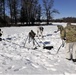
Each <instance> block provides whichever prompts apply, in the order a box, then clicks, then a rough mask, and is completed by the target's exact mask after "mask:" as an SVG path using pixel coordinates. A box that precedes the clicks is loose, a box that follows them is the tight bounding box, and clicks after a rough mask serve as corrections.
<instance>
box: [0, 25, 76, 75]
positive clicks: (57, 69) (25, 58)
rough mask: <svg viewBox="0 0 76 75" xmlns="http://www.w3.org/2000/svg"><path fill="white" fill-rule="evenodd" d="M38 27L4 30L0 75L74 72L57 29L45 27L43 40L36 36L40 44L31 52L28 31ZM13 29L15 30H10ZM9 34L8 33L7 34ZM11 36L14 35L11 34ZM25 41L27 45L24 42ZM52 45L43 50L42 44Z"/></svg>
mask: <svg viewBox="0 0 76 75" xmlns="http://www.w3.org/2000/svg"><path fill="white" fill-rule="evenodd" d="M36 28H37V27H24V28H23V27H21V28H3V29H2V30H3V31H4V34H3V36H2V38H3V41H0V74H51V75H53V74H62V75H67V74H68V75H69V74H75V73H76V64H74V63H73V62H72V61H68V60H66V59H65V48H64V47H61V48H60V50H59V52H58V53H57V51H58V49H59V47H60V46H61V43H62V41H61V39H60V36H59V35H60V32H57V33H54V31H56V30H57V27H56V26H44V33H43V34H44V38H43V39H41V38H38V37H35V39H36V41H37V42H38V44H39V45H40V47H38V46H37V44H36V47H37V49H34V46H33V45H32V42H31V43H29V42H28V39H27V41H26V38H27V36H28V32H30V30H31V29H33V30H34V31H35V32H36ZM11 30H14V31H11ZM9 31H11V32H9ZM12 34H13V35H12ZM25 42H26V43H25ZM44 43H45V45H50V46H53V47H54V48H52V49H51V50H47V49H43V44H44Z"/></svg>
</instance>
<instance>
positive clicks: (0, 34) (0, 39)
mask: <svg viewBox="0 0 76 75" xmlns="http://www.w3.org/2000/svg"><path fill="white" fill-rule="evenodd" d="M2 33H3V32H2V31H1V29H0V41H2V38H1V36H2Z"/></svg>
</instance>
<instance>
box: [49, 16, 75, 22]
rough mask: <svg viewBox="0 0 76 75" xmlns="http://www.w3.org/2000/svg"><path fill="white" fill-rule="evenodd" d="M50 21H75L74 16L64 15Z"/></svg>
mask: <svg viewBox="0 0 76 75" xmlns="http://www.w3.org/2000/svg"><path fill="white" fill-rule="evenodd" d="M50 21H51V22H70V23H76V17H64V18H61V19H53V20H50Z"/></svg>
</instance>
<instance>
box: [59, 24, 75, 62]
mask: <svg viewBox="0 0 76 75" xmlns="http://www.w3.org/2000/svg"><path fill="white" fill-rule="evenodd" d="M60 35H61V38H62V39H64V40H65V42H66V59H68V60H72V61H73V62H76V26H75V25H71V23H67V26H66V27H65V28H64V29H63V30H61V31H60Z"/></svg>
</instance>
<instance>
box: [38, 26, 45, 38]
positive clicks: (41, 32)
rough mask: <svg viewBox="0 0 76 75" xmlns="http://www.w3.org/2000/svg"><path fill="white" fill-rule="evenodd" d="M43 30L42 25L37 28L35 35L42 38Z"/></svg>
mask: <svg viewBox="0 0 76 75" xmlns="http://www.w3.org/2000/svg"><path fill="white" fill-rule="evenodd" d="M43 30H44V28H43V27H42V26H40V27H38V28H37V36H38V37H39V36H41V37H42V38H43ZM39 33H40V34H39Z"/></svg>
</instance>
